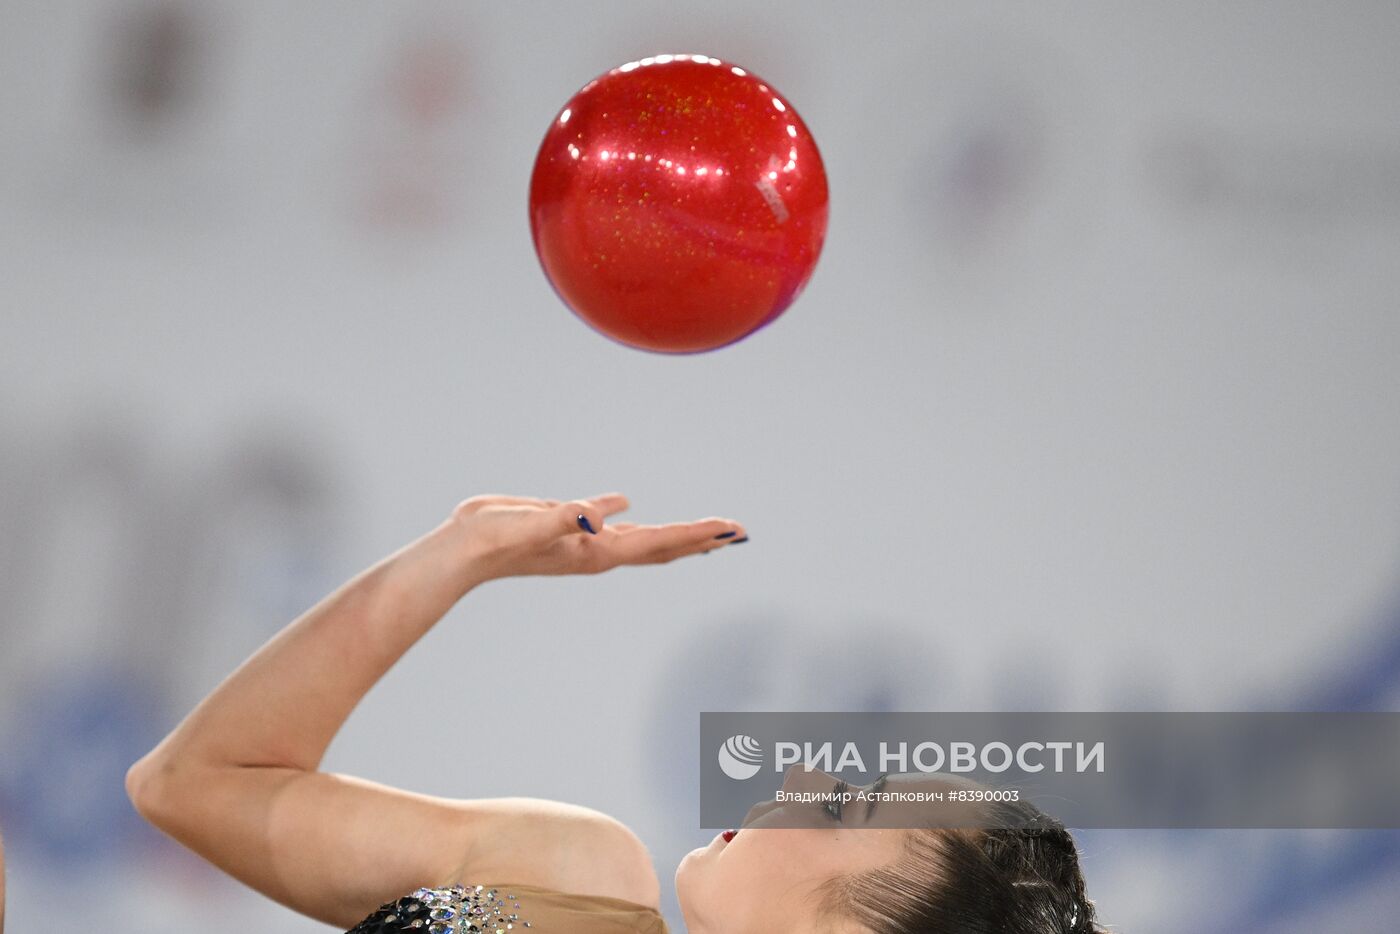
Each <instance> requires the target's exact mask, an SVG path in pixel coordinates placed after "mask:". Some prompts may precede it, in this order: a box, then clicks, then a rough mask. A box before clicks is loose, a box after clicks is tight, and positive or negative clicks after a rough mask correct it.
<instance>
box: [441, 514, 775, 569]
mask: <svg viewBox="0 0 1400 934" xmlns="http://www.w3.org/2000/svg"><path fill="white" fill-rule="evenodd" d="M627 507H628V502H627V497H625V496H623V495H622V494H621V493H607V494H604V495H603V496H595V497H593V498H591V499H576V500H569V501H567V502H562V501H560V500H553V499H534V498H531V497H524V496H474V497H472V498H471V499H469V500H466V501H465V502H463V503H461V504H460V505H459V506H458V507H457V508H456V509H455V510H453V513H452V523H453V524H454V525H455V526H457V527H458V529H459V530H460V532H461V534H462V538H463V541H464V543H465V547H466V548H467V549H468V551H469V553H470V559H471V561H472V562H473V564H474V566H475V568H476V570H477V575H476V576H478V577H479V579H481V580H492V579H494V578H500V577H523V576H526V575H534V574H597V573H599V572H601V571H607V570H609V569H611V568H615V567H618V566H619V565H624V564H665V563H666V562H668V561H674V560H675V559H677V558H683V557H685V556H686V555H695V554H704V553H705V552H709V551H713V550H714V549H716V548H723V547H724V546H726V545H729V544H734V543H737V542H743V541H748V536H747V534H746V533H745V532H744V527H743V526H742V525H740V524H739V523H738V522H735V521H734V520H732V519H718V518H709V519H698V520H696V521H693V522H672V523H668V524H666V525H637V524H635V523H631V522H616V523H608V522H606V521H605V520H606V519H607V517H609V516H612V515H616V514H617V513H619V512H622V511H623V510H625V509H626V508H627Z"/></svg>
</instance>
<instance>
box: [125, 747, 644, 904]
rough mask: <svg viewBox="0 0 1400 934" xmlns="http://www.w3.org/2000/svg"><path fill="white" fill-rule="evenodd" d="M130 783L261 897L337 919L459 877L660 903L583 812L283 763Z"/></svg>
mask: <svg viewBox="0 0 1400 934" xmlns="http://www.w3.org/2000/svg"><path fill="white" fill-rule="evenodd" d="M133 772H135V770H133ZM132 785H133V787H132V798H133V801H135V802H136V804H137V807H138V809H139V810H141V812H142V813H143V814H144V815H145V816H146V817H147V818H148V819H150V820H151V822H152V823H154V824H156V825H157V826H159V827H160V828H161V829H162V830H164V831H166V832H167V833H169V834H170V835H171V836H173V837H175V838H176V839H177V840H179V841H180V842H181V843H183V844H185V845H186V846H188V847H190V848H191V849H192V850H194V851H195V852H197V853H199V854H200V855H201V856H203V857H205V858H206V859H208V860H209V861H210V862H212V863H214V864H215V865H216V866H218V867H220V868H221V869H223V870H225V871H227V872H228V873H230V874H231V875H233V876H234V877H235V878H238V879H239V880H241V881H242V882H244V883H246V884H248V885H250V886H252V887H253V888H255V889H257V890H258V891H260V892H263V893H264V894H266V895H268V896H269V897H271V898H274V899H276V900H277V901H279V902H282V903H283V904H285V905H287V906H289V907H291V908H294V909H296V910H297V911H300V912H302V913H304V914H307V915H310V916H312V917H314V918H317V919H319V920H322V921H325V922H328V923H331V924H337V925H340V926H341V927H343V928H348V927H350V926H352V925H354V924H356V923H358V922H359V921H360V920H361V919H362V918H364V917H365V915H367V914H369V913H370V912H371V911H373V910H374V909H375V908H376V907H378V906H379V905H381V904H383V903H384V902H386V901H390V900H392V899H394V898H397V897H399V896H401V895H403V894H405V893H406V892H410V891H412V890H413V889H416V888H418V887H419V886H425V885H426V886H432V885H441V884H447V883H453V882H459V881H460V882H495V883H508V882H515V883H519V884H522V885H539V886H543V887H546V888H551V889H556V890H559V891H566V892H579V893H583V894H590V895H607V896H611V897H614V898H624V899H627V900H629V901H636V902H639V903H641V904H647V905H651V906H655V905H656V904H657V901H658V888H659V887H658V885H657V881H656V875H655V873H654V871H653V870H652V868H651V863H650V859H649V857H647V855H646V851H645V849H644V848H643V847H642V845H641V843H640V841H638V840H637V839H636V837H635V836H634V835H633V834H632V833H631V832H630V831H628V830H627V829H626V828H625V827H623V826H622V825H621V824H619V823H617V822H616V821H614V820H612V819H611V818H607V817H605V816H604V815H602V814H599V813H598V812H596V811H590V810H588V809H585V808H576V807H573V806H570V805H564V804H558V803H555V802H547V801H533V800H529V799H515V798H507V799H493V800H453V799H447V798H436V797H432V796H429V795H420V794H414V793H411V792H406V791H402V790H399V789H396V788H390V787H387V786H384V785H379V784H375V783H373V782H368V781H364V780H362V779H357V778H350V777H347V776H341V775H333V774H327V773H321V772H305V771H302V770H299V769H286V768H211V769H208V770H202V774H190V775H182V776H178V777H177V776H172V775H169V774H167V775H164V776H161V775H156V776H150V775H146V776H142V777H140V779H138V780H135V781H133V782H132ZM457 875H460V877H461V878H454V876H457Z"/></svg>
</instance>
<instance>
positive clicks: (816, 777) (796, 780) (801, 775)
mask: <svg viewBox="0 0 1400 934" xmlns="http://www.w3.org/2000/svg"><path fill="white" fill-rule="evenodd" d="M834 787H836V776H835V775H828V774H827V773H825V772H823V771H821V770H820V769H809V768H807V767H806V766H805V765H794V766H792V767H791V768H789V769H788V770H787V773H786V774H784V775H783V791H830V790H831V789H832V788H834Z"/></svg>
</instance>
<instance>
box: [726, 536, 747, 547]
mask: <svg viewBox="0 0 1400 934" xmlns="http://www.w3.org/2000/svg"><path fill="white" fill-rule="evenodd" d="M748 540H749V537H748V536H747V535H745V536H744V537H743V538H736V539H734V541H732V542H730V543H729V544H731V545H742V544H744V542H746V541H748Z"/></svg>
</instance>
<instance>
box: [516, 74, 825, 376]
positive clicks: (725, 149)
mask: <svg viewBox="0 0 1400 934" xmlns="http://www.w3.org/2000/svg"><path fill="white" fill-rule="evenodd" d="M826 222H827V187H826V172H825V170H824V168H823V167H822V161H821V155H820V153H818V151H817V146H816V143H815V142H814V141H813V139H812V137H811V134H810V133H809V132H808V131H807V127H806V125H805V124H804V123H803V122H802V119H801V118H800V117H799V116H798V115H797V113H796V111H795V110H793V108H792V106H791V105H790V104H789V103H788V102H787V101H786V100H785V99H784V98H783V97H782V95H780V94H779V93H778V92H777V91H775V90H774V89H773V88H771V87H770V86H769V85H767V84H766V83H764V82H763V81H762V80H761V79H760V78H758V77H757V76H755V75H752V74H750V73H748V72H747V71H746V70H745V69H743V68H740V67H738V66H736V65H731V64H729V63H728V62H722V61H720V60H719V59H717V58H711V57H709V56H705V55H658V56H655V57H654V58H644V59H642V60H641V61H638V62H628V63H627V64H625V65H622V66H619V67H618V68H614V69H613V70H612V71H609V72H608V73H607V74H604V75H601V76H600V77H598V78H597V79H595V80H593V81H591V82H589V83H588V84H587V85H585V86H584V87H583V89H582V90H580V91H579V92H578V93H577V94H576V95H574V97H573V98H571V99H570V100H569V101H568V103H567V104H565V106H564V107H563V109H562V110H561V111H560V112H559V115H558V116H557V117H556V118H555V119H554V121H553V122H552V123H551V124H550V126H549V130H548V131H547V132H546V133H545V137H544V141H543V143H542V144H541V146H540V151H539V155H538V157H537V158H536V161H535V168H534V174H533V177H532V179H531V183H530V226H531V232H532V234H533V236H534V242H535V249H536V251H537V253H538V254H539V258H540V263H541V265H542V266H543V267H544V271H545V274H546V275H547V276H548V277H549V280H550V282H551V283H552V284H553V285H554V288H555V290H556V291H557V292H558V293H559V296H560V297H561V298H562V299H563V300H564V302H565V304H567V305H568V306H569V307H570V308H571V309H573V311H574V312H575V313H576V314H577V315H578V316H579V317H581V318H582V319H583V320H584V321H586V322H587V323H588V324H589V325H591V326H592V327H594V328H596V329H597V330H599V331H601V332H602V333H604V334H606V335H608V336H609V337H612V338H613V339H615V340H617V341H620V342H622V343H624V344H627V345H629V346H632V347H637V348H641V349H645V350H652V351H660V352H667V353H693V352H697V351H703V350H712V349H714V348H717V347H722V346H724V345H726V344H730V343H733V342H734V341H736V340H739V339H740V338H742V337H745V336H746V335H748V334H751V333H753V332H754V331H756V330H757V329H759V328H761V327H763V326H764V325H765V324H768V323H769V322H771V321H772V320H773V319H775V318H776V317H778V315H780V314H782V312H783V311H784V310H786V309H787V307H788V306H789V305H790V304H792V302H793V300H794V299H795V298H796V297H797V295H798V293H799V292H801V290H802V288H803V286H805V285H806V283H807V281H808V279H809V278H810V277H811V275H812V271H813V269H814V267H815V265H816V262H817V257H818V256H819V255H820V253H821V247H822V241H823V239H824V238H825V236H826Z"/></svg>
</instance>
